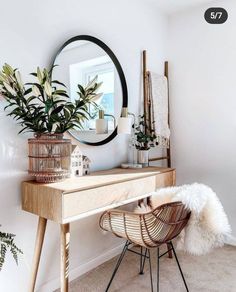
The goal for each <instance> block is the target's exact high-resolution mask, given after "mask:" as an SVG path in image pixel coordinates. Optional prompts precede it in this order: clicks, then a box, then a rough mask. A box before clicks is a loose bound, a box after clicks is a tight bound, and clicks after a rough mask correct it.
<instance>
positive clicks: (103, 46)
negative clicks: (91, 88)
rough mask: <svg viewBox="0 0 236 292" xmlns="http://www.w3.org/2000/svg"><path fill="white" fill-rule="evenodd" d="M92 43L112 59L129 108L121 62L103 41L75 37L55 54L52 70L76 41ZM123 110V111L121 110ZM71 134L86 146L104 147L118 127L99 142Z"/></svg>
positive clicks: (123, 105) (88, 37)
mask: <svg viewBox="0 0 236 292" xmlns="http://www.w3.org/2000/svg"><path fill="white" fill-rule="evenodd" d="M80 40H83V41H90V42H92V43H95V44H96V45H98V46H99V47H101V48H102V49H103V50H104V51H105V52H106V53H107V54H108V56H109V57H110V58H111V60H112V62H113V63H114V65H115V67H116V70H117V72H118V75H119V77H120V83H121V88H122V95H123V101H122V107H128V89H127V83H126V79H125V75H124V72H123V69H122V67H121V65H120V62H119V61H118V59H117V57H116V56H115V54H114V53H113V52H112V50H111V49H110V48H109V47H108V46H107V45H106V44H105V43H104V42H102V41H101V40H99V39H97V38H95V37H93V36H89V35H79V36H75V37H72V38H70V39H69V40H67V41H66V42H65V43H64V44H63V45H62V46H61V47H60V48H59V50H58V51H57V53H56V54H55V56H54V58H53V61H52V63H51V68H52V67H53V65H54V64H55V61H56V58H57V57H58V55H59V54H60V53H61V51H62V50H63V49H64V48H65V47H66V46H68V45H69V44H70V43H72V42H75V41H80ZM121 110H122V109H121ZM68 132H69V134H70V135H71V136H72V137H73V138H75V139H76V140H77V141H79V142H81V143H83V144H86V145H90V146H100V145H104V144H106V143H108V142H110V141H111V140H113V139H114V138H115V137H116V135H117V127H116V128H115V129H114V131H113V132H112V133H111V135H110V136H108V137H107V138H106V139H104V140H102V141H99V142H94V143H93V142H87V141H83V140H80V139H78V137H75V135H73V134H72V133H71V131H68Z"/></svg>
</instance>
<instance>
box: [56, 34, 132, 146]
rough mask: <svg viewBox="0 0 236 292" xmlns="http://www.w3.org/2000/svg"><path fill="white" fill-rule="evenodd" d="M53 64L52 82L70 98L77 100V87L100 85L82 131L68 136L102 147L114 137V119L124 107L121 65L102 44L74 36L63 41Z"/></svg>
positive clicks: (115, 127)
mask: <svg viewBox="0 0 236 292" xmlns="http://www.w3.org/2000/svg"><path fill="white" fill-rule="evenodd" d="M53 65H56V66H55V67H54V68H53V73H52V75H53V79H56V80H60V81H61V82H63V83H64V84H65V85H66V87H67V90H68V93H69V96H70V99H71V101H72V102H74V101H75V100H76V99H78V93H77V92H78V85H81V86H83V87H86V86H87V85H88V84H89V82H91V81H92V80H94V78H95V79H96V82H98V83H101V86H100V88H99V94H98V97H97V98H96V100H95V103H96V105H97V106H94V105H89V114H90V119H88V120H85V121H84V122H83V124H82V129H79V130H70V131H69V133H70V134H71V135H72V136H73V137H74V138H75V139H77V140H78V141H80V142H82V143H85V144H88V145H103V144H105V143H108V142H109V141H111V140H112V139H113V138H114V137H115V136H116V135H117V120H118V118H119V117H120V116H121V111H122V108H123V107H127V104H128V93H127V85H126V80H125V76H124V73H123V70H122V68H121V65H120V63H119V61H118V59H117V58H116V56H115V55H114V53H113V52H112V51H111V49H110V48H109V47H108V46H107V45H106V44H104V43H103V42H102V41H100V40H99V39H97V38H95V37H91V36H86V35H82V36H76V37H73V38H71V39H69V40H68V41H67V42H65V43H64V44H63V45H62V47H61V48H60V49H59V51H58V52H57V54H56V56H55V58H54V60H53Z"/></svg>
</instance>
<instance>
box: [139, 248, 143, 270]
mask: <svg viewBox="0 0 236 292" xmlns="http://www.w3.org/2000/svg"><path fill="white" fill-rule="evenodd" d="M140 253H141V255H140V266H139V274H140V275H142V274H143V271H142V267H143V247H142V246H140Z"/></svg>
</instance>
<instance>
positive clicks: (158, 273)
mask: <svg viewBox="0 0 236 292" xmlns="http://www.w3.org/2000/svg"><path fill="white" fill-rule="evenodd" d="M159 275H160V250H159V247H158V248H157V292H159Z"/></svg>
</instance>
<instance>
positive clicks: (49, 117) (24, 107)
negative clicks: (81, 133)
mask: <svg viewBox="0 0 236 292" xmlns="http://www.w3.org/2000/svg"><path fill="white" fill-rule="evenodd" d="M52 70H53V68H52V69H51V70H49V71H48V70H47V69H43V70H41V69H40V68H37V72H34V73H31V75H32V76H33V77H35V79H36V80H35V82H32V83H25V84H24V83H23V82H22V78H21V74H20V72H19V70H18V69H13V68H12V67H11V66H10V65H8V64H5V65H4V66H3V68H2V70H1V72H0V94H1V95H2V96H3V97H4V98H5V100H6V101H7V103H8V104H7V106H6V107H5V109H9V110H10V112H9V113H8V115H9V116H12V117H13V118H14V119H16V120H17V121H18V123H19V124H20V125H21V126H22V129H21V131H20V132H19V133H22V132H35V133H36V134H38V135H40V134H42V133H64V132H66V131H68V130H69V129H72V128H73V129H82V128H83V121H84V120H88V119H89V118H90V113H89V105H90V104H92V105H94V106H95V107H97V105H96V102H95V100H96V99H97V98H99V97H100V96H101V94H98V93H97V91H98V89H99V88H100V86H101V84H102V83H98V82H97V77H95V78H94V79H93V80H92V81H91V82H89V83H88V84H87V85H86V86H85V87H83V86H82V85H80V84H78V92H77V93H78V99H76V100H75V102H73V103H72V102H71V101H70V100H69V96H68V94H67V91H66V86H65V85H64V84H63V83H62V82H60V81H58V80H52Z"/></svg>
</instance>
